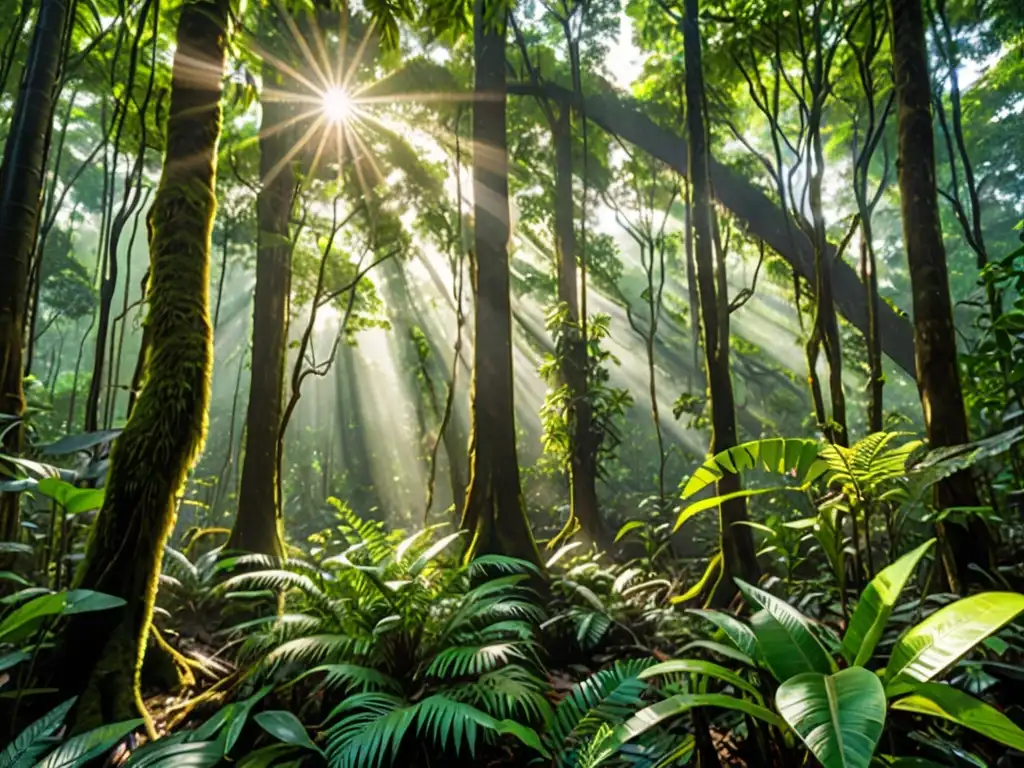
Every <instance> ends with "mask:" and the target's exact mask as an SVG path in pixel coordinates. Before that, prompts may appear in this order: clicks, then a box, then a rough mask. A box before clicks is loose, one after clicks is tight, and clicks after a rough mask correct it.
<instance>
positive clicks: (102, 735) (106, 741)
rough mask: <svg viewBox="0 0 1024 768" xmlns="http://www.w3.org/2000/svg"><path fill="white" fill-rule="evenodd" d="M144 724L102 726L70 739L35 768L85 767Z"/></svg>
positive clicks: (137, 722)
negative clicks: (88, 762)
mask: <svg viewBox="0 0 1024 768" xmlns="http://www.w3.org/2000/svg"><path fill="white" fill-rule="evenodd" d="M143 723H144V721H143V720H142V719H141V718H140V719H138V720H126V721H125V722H121V723H111V724H110V725H101V726H100V727H99V728H95V729H93V730H91V731H87V732H86V733H83V734H80V735H78V736H75V737H73V738H70V739H68V740H67V741H65V742H64V743H63V744H61V745H60V746H59V747H58V748H57V749H56V750H54V751H53V752H51V753H50V754H49V755H47V756H46V759H45V760H43V761H42V762H40V763H38V764H37V765H36V767H35V768H77V766H80V765H85V764H86V762H87V761H89V760H91V759H92V758H94V757H96V756H98V755H101V754H103V753H104V752H106V751H107V750H108V749H110V748H111V747H113V746H114V745H115V744H117V742H119V741H120V740H121V739H123V738H124V737H125V736H127V735H128V734H129V733H131V732H132V731H134V730H135V729H137V728H139V727H141V726H142V725H143Z"/></svg>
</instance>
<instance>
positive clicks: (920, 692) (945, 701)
mask: <svg viewBox="0 0 1024 768" xmlns="http://www.w3.org/2000/svg"><path fill="white" fill-rule="evenodd" d="M892 707H893V709H902V710H904V711H906V712H915V713H917V714H919V715H931V716H933V717H941V718H944V719H946V720H950V721H952V722H954V723H956V724H957V725H961V726H963V727H964V728H970V729H971V730H972V731H976V732H978V733H980V734H981V735H983V736H988V737H989V738H990V739H993V740H995V741H998V742H999V743H1000V744H1004V745H1006V746H1007V747H1011V748H1013V749H1016V750H1018V751H1021V752H1024V730H1021V729H1020V728H1019V727H1018V726H1017V725H1016V723H1014V722H1013V721H1012V720H1011V719H1010V718H1008V717H1007V716H1006V715H1004V714H1003V713H1002V712H1000V711H999V710H998V709H996V708H995V707H992V706H990V705H988V704H986V703H985V702H983V701H979V700H978V699H976V698H974V697H973V696H971V695H970V694H967V693H964V692H963V691H961V690H960V689H958V688H953V687H952V686H950V685H943V684H942V683H922V684H921V685H918V686H917V687H915V688H914V692H913V693H912V694H911V695H910V696H907V697H906V698H903V699H899V700H898V701H894V702H893V704H892Z"/></svg>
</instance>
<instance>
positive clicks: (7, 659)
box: [0, 651, 32, 672]
mask: <svg viewBox="0 0 1024 768" xmlns="http://www.w3.org/2000/svg"><path fill="white" fill-rule="evenodd" d="M31 658H32V654H30V653H25V652H24V651H12V652H11V653H5V654H4V655H3V656H0V672H3V671H4V670H5V669H10V668H11V667H14V666H17V665H18V664H21V662H23V661H28V660H29V659H31Z"/></svg>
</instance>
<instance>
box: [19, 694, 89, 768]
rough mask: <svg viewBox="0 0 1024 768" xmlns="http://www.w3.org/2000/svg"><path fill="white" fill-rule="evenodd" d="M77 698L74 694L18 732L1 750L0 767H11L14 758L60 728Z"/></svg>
mask: <svg viewBox="0 0 1024 768" xmlns="http://www.w3.org/2000/svg"><path fill="white" fill-rule="evenodd" d="M77 698H78V697H77V696H76V697H74V698H71V699H68V700H67V701H65V702H64V703H63V704H60V705H59V706H57V707H54V708H53V709H51V710H50V711H49V712H47V713H46V714H45V715H43V716H42V717H41V718H39V719H38V720H36V721H35V722H34V723H32V725H30V726H28V728H26V729H25V730H23V731H22V732H21V733H19V734H18V736H17V738H15V739H14V741H12V742H11V743H10V744H8V745H7V749H5V750H4V751H3V754H0V768H11V766H12V765H14V761H15V760H17V759H18V758H19V757H21V756H22V755H24V754H26V753H28V752H29V751H30V750H32V749H33V745H37V746H38V743H39V742H40V741H41V740H43V739H46V738H48V737H49V736H50V735H51V734H52V733H53V732H54V731H56V730H57V729H58V728H60V726H61V725H63V723H64V718H65V717H67V714H68V712H70V711H71V707H73V706H74V705H75V701H76V700H77ZM40 751H41V750H40ZM36 754H38V752H37V753H36Z"/></svg>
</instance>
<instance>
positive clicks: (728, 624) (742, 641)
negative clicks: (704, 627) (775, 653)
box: [689, 608, 757, 657]
mask: <svg viewBox="0 0 1024 768" xmlns="http://www.w3.org/2000/svg"><path fill="white" fill-rule="evenodd" d="M689 613H692V614H695V615H697V616H700V617H701V618H702V619H705V620H707V621H710V622H711V623H712V624H714V625H715V626H716V627H718V628H719V629H721V630H722V632H724V633H725V636H726V637H727V638H729V640H730V641H731V642H732V644H733V645H735V646H736V647H737V648H738V649H739V650H741V651H743V653H745V654H746V655H747V656H751V657H755V656H757V637H756V636H755V635H754V632H753V631H752V630H751V629H750V627H748V626H747V625H746V624H744V623H743V622H742V621H740V620H739V619H737V618H736V617H735V616H730V615H729V614H727V613H722V612H721V611H711V610H705V609H702V608H691V609H690V611H689Z"/></svg>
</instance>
